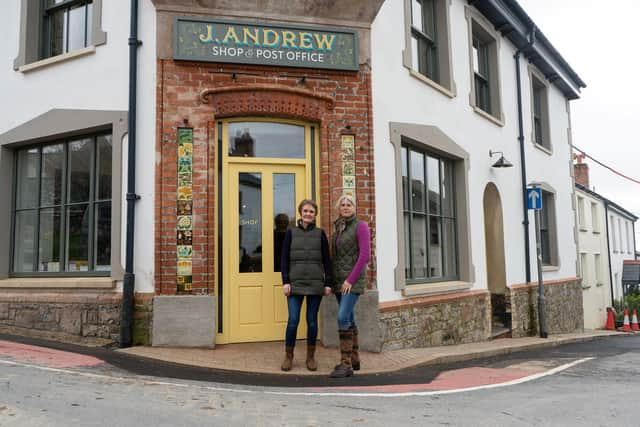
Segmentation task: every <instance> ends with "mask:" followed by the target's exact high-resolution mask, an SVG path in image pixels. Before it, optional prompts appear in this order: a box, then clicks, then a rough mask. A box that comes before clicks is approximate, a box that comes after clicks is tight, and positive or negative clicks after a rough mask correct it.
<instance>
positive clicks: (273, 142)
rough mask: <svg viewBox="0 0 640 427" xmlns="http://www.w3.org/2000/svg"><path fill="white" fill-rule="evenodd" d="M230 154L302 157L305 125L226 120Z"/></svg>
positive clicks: (240, 155) (235, 155)
mask: <svg viewBox="0 0 640 427" xmlns="http://www.w3.org/2000/svg"><path fill="white" fill-rule="evenodd" d="M229 155H230V156H234V157H277V158H287V159H304V127H303V126H295V125H287V124H284V123H268V122H238V123H229Z"/></svg>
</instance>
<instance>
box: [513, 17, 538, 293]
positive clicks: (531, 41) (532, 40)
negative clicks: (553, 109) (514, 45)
mask: <svg viewBox="0 0 640 427" xmlns="http://www.w3.org/2000/svg"><path fill="white" fill-rule="evenodd" d="M535 36H536V27H532V28H531V32H530V33H529V43H528V44H527V45H526V46H525V47H523V48H519V49H518V50H517V51H516V53H515V55H513V59H514V60H515V62H516V89H517V94H518V142H519V144H520V173H521V179H522V218H523V219H522V225H523V226H524V257H525V277H526V279H525V283H530V282H531V253H530V237H529V209H528V207H527V168H526V157H525V146H524V124H523V120H524V119H523V117H522V84H521V80H522V79H521V76H520V54H522V53H523V52H525V51H529V50H531V49H532V48H533V45H534V43H535V41H536V37H535Z"/></svg>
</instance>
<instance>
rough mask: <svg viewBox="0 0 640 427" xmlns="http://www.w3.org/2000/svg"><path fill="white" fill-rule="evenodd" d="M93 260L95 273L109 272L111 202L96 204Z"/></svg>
mask: <svg viewBox="0 0 640 427" xmlns="http://www.w3.org/2000/svg"><path fill="white" fill-rule="evenodd" d="M95 209H96V212H95V215H96V219H95V221H96V234H95V245H94V246H95V247H94V251H95V253H94V256H93V258H94V260H95V265H96V266H95V270H96V271H109V270H111V202H102V203H97V204H96V208H95Z"/></svg>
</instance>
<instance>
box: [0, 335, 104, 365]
mask: <svg viewBox="0 0 640 427" xmlns="http://www.w3.org/2000/svg"><path fill="white" fill-rule="evenodd" d="M1 356H7V357H10V358H12V359H14V360H16V361H20V362H31V363H37V364H42V365H46V366H49V367H53V368H71V367H75V366H97V365H101V364H103V363H104V362H103V361H102V360H100V359H96V358H95V357H91V356H83V355H81V354H75V353H69V352H67V351H60V350H53V349H49V348H45V347H36V346H33V345H26V344H18V343H14V342H10V341H2V340H0V357H1Z"/></svg>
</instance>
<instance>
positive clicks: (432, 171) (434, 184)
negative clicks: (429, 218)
mask: <svg viewBox="0 0 640 427" xmlns="http://www.w3.org/2000/svg"><path fill="white" fill-rule="evenodd" d="M427 184H428V186H429V213H430V214H432V215H440V160H438V159H435V158H433V157H430V156H427Z"/></svg>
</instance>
